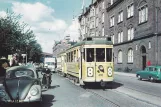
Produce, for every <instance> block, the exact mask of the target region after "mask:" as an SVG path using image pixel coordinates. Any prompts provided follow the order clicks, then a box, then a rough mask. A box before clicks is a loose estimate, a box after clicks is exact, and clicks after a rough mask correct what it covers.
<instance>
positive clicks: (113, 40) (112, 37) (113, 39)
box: [111, 34, 115, 44]
mask: <svg viewBox="0 0 161 107" xmlns="http://www.w3.org/2000/svg"><path fill="white" fill-rule="evenodd" d="M111 39H112V42H113V44H114V43H115V35H114V34H113V35H112V36H111Z"/></svg>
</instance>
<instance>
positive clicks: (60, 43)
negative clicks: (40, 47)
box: [53, 37, 76, 57]
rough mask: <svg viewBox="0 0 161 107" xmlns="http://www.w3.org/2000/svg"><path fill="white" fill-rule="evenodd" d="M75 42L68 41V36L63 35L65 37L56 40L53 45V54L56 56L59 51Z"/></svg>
mask: <svg viewBox="0 0 161 107" xmlns="http://www.w3.org/2000/svg"><path fill="white" fill-rule="evenodd" d="M66 38H67V39H66ZM75 43H76V42H74V41H69V37H65V39H64V40H61V41H56V42H55V44H54V46H53V56H54V57H57V55H58V54H59V53H60V52H62V51H64V50H66V49H68V48H69V47H70V46H72V45H74V44H75Z"/></svg>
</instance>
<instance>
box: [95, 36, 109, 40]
mask: <svg viewBox="0 0 161 107" xmlns="http://www.w3.org/2000/svg"><path fill="white" fill-rule="evenodd" d="M109 38H110V37H95V38H93V40H109Z"/></svg>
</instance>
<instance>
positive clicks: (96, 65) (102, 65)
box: [59, 37, 114, 86]
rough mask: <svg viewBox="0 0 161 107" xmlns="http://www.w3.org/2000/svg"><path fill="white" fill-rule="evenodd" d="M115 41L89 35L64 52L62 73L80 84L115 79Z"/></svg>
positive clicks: (62, 55)
mask: <svg viewBox="0 0 161 107" xmlns="http://www.w3.org/2000/svg"><path fill="white" fill-rule="evenodd" d="M112 53H113V43H112V41H111V38H109V37H87V38H85V39H84V40H83V41H80V42H78V43H76V44H75V45H73V46H72V47H70V48H69V49H67V50H66V51H64V52H62V53H61V54H60V55H59V56H60V57H61V59H62V60H61V61H62V64H61V65H62V66H63V67H62V73H63V74H65V75H67V77H68V78H70V79H73V80H74V81H75V82H77V83H80V85H86V84H87V83H100V84H101V86H104V85H105V84H106V83H107V82H112V81H113V75H114V71H113V68H114V66H113V54H112Z"/></svg>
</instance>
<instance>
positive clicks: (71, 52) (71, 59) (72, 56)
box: [71, 51, 73, 62]
mask: <svg viewBox="0 0 161 107" xmlns="http://www.w3.org/2000/svg"><path fill="white" fill-rule="evenodd" d="M71 62H73V51H72V52H71Z"/></svg>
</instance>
